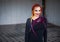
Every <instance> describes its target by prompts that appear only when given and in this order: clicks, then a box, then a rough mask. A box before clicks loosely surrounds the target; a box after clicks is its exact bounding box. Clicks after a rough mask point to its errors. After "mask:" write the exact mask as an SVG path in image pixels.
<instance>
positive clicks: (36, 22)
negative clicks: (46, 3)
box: [25, 4, 47, 42]
mask: <svg viewBox="0 0 60 42" xmlns="http://www.w3.org/2000/svg"><path fill="white" fill-rule="evenodd" d="M25 42H47V20H46V18H45V17H42V7H41V6H40V5H39V4H35V5H33V7H32V16H31V17H30V18H28V19H27V21H26V28H25Z"/></svg>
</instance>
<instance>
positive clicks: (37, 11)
mask: <svg viewBox="0 0 60 42" xmlns="http://www.w3.org/2000/svg"><path fill="white" fill-rule="evenodd" d="M41 13H42V11H41V8H40V7H39V6H37V7H35V8H34V10H33V14H34V16H40V15H41Z"/></svg>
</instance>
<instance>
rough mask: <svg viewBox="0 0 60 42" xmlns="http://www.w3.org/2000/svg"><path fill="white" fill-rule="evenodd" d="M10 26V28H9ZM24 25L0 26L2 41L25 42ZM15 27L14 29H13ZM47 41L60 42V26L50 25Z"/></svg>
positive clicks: (0, 41) (0, 40) (0, 38)
mask: <svg viewBox="0 0 60 42" xmlns="http://www.w3.org/2000/svg"><path fill="white" fill-rule="evenodd" d="M8 27H9V28H8ZM18 27H19V28H18ZM24 27H25V26H24V25H19V24H18V25H14V26H13V27H12V25H11V26H0V42H24V34H25V28H24ZM13 28H14V30H15V31H14V30H13ZM47 30H48V34H47V35H48V40H47V42H60V27H56V26H52V25H49V26H48V28H47Z"/></svg>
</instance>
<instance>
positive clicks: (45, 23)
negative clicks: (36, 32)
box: [43, 18, 47, 42]
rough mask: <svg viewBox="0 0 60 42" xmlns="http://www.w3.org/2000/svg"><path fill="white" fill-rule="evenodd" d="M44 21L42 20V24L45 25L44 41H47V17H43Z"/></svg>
mask: <svg viewBox="0 0 60 42" xmlns="http://www.w3.org/2000/svg"><path fill="white" fill-rule="evenodd" d="M44 19H45V21H44V25H45V29H44V34H43V35H44V42H47V19H46V18H44Z"/></svg>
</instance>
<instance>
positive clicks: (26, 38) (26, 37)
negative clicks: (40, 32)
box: [25, 19, 29, 42]
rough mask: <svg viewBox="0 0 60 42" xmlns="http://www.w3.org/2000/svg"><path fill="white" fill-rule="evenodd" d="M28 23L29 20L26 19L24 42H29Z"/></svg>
mask: <svg viewBox="0 0 60 42" xmlns="http://www.w3.org/2000/svg"><path fill="white" fill-rule="evenodd" d="M28 22H29V19H27V21H26V27H25V42H28V40H29V36H28V35H29V28H28V27H29V26H28Z"/></svg>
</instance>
